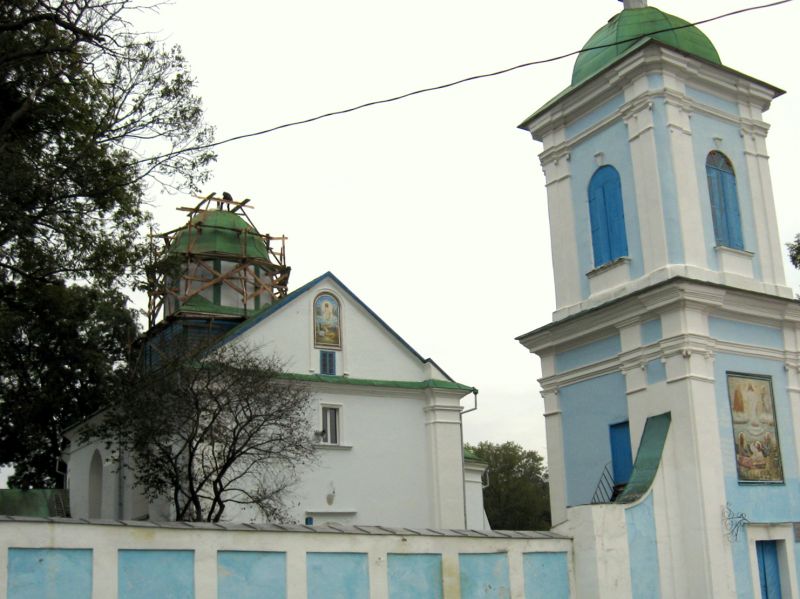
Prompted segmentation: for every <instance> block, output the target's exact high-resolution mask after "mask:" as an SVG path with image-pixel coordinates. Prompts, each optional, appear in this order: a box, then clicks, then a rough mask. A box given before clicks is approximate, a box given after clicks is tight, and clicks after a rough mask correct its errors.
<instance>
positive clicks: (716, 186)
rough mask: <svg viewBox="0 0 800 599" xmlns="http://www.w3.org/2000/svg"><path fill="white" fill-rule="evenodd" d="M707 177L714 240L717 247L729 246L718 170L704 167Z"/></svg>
mask: <svg viewBox="0 0 800 599" xmlns="http://www.w3.org/2000/svg"><path fill="white" fill-rule="evenodd" d="M706 174H707V175H708V195H709V196H710V198H711V220H712V221H713V223H714V240H715V241H716V243H717V245H724V246H727V245H729V241H728V222H727V219H726V218H725V201H724V196H723V194H722V184H721V182H720V175H721V174H722V173H721V172H720V171H719V170H717V169H715V168H714V167H712V166H707V167H706Z"/></svg>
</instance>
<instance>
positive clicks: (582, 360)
mask: <svg viewBox="0 0 800 599" xmlns="http://www.w3.org/2000/svg"><path fill="white" fill-rule="evenodd" d="M621 351H622V345H621V343H620V340H619V335H613V336H611V337H606V338H605V339H598V340H597V341H592V342H591V343H587V344H586V345H581V346H580V347H576V348H574V349H569V350H567V351H563V352H559V353H557V354H556V372H559V373H560V372H566V371H567V370H572V369H574V368H579V367H581V366H586V365H588V364H595V363H597V362H601V361H603V360H607V359H608V358H613V357H615V356H616V355H617V354H619V353H620V352H621Z"/></svg>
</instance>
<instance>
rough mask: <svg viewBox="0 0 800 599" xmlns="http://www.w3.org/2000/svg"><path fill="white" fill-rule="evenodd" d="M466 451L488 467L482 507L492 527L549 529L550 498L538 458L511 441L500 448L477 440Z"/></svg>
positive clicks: (537, 455)
mask: <svg viewBox="0 0 800 599" xmlns="http://www.w3.org/2000/svg"><path fill="white" fill-rule="evenodd" d="M467 449H468V450H469V451H472V452H473V453H474V454H475V456H476V457H477V458H478V459H480V460H482V461H484V462H486V463H487V464H488V465H489V468H488V470H487V472H488V482H489V484H488V486H487V487H486V488H484V490H483V507H484V509H485V510H486V516H487V518H488V519H489V524H490V525H491V527H492V528H494V529H497V530H547V529H549V528H550V496H549V488H548V483H547V469H546V468H545V466H544V459H543V458H542V456H540V455H539V454H538V453H537V452H536V451H530V450H526V449H523V448H522V446H520V445H519V444H517V443H514V442H512V441H507V442H505V443H503V444H502V445H500V444H497V443H490V442H488V441H481V442H480V443H478V445H475V446H472V445H467Z"/></svg>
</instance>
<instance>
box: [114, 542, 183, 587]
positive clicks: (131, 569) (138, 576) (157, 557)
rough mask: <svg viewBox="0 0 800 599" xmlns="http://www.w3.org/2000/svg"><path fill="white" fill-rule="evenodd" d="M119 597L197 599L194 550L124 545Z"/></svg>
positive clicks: (119, 562) (121, 551) (119, 568)
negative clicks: (195, 598)
mask: <svg viewBox="0 0 800 599" xmlns="http://www.w3.org/2000/svg"><path fill="white" fill-rule="evenodd" d="M117 567H118V576H119V579H118V584H119V599H154V598H156V597H159V598H161V597H164V598H166V597H169V599H194V551H184V550H167V551H159V550H140V549H120V551H119V554H118V565H117Z"/></svg>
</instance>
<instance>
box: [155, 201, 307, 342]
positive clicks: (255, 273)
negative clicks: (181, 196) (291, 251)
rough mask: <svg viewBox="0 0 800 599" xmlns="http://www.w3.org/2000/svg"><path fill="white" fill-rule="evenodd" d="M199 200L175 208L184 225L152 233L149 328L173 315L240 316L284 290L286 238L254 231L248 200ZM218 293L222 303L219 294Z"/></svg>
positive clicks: (284, 291) (271, 299) (266, 302)
mask: <svg viewBox="0 0 800 599" xmlns="http://www.w3.org/2000/svg"><path fill="white" fill-rule="evenodd" d="M198 199H199V200H200V202H199V203H198V204H197V205H196V206H194V207H181V208H178V210H181V211H184V212H187V213H188V217H189V220H188V222H187V223H186V224H185V225H184V226H182V227H179V228H177V229H173V230H172V231H168V232H166V233H157V234H151V239H152V242H153V243H152V245H151V248H152V251H151V256H150V267H149V268H148V273H147V285H148V296H149V300H148V311H147V312H148V314H147V316H148V324H149V326H150V327H151V328H152V327H154V326H155V325H156V324H157V322H158V321H159V319H160V318H163V319H164V320H168V319H172V317H174V316H176V315H177V314H180V315H181V316H184V317H194V318H197V317H200V318H209V317H210V318H224V319H236V320H241V319H242V317H247V316H248V313H249V312H252V311H254V310H257V309H259V308H262V307H264V306H266V305H269V304H271V303H272V302H274V301H276V300H279V299H280V298H282V297H284V296H286V294H287V293H288V285H289V273H290V271H291V268H290V267H288V266H287V265H286V237H284V236H280V237H273V236H271V235H268V234H267V235H265V234H261V233H259V232H258V230H257V229H256V227H255V225H254V224H253V222H252V221H251V220H250V217H249V216H248V215H247V213H246V210H245V209H249V208H252V206H250V205H249V203H250V200H249V199H245V200H242V201H236V200H234V199H233V198H232V197H231V196H230V194H228V193H223V195H222V197H221V198H220V197H217V196H216V195H215V194H213V193H212V194H210V195H208V196H206V197H198ZM159 241H160V243H159ZM209 293H211V294H212V299H211V300H209V299H208V295H209ZM222 293H224V294H225V298H226V300H227V301H225V302H223V301H222V300H219V299H218V298H220V297H221V296H222ZM237 304H238V305H237Z"/></svg>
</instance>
